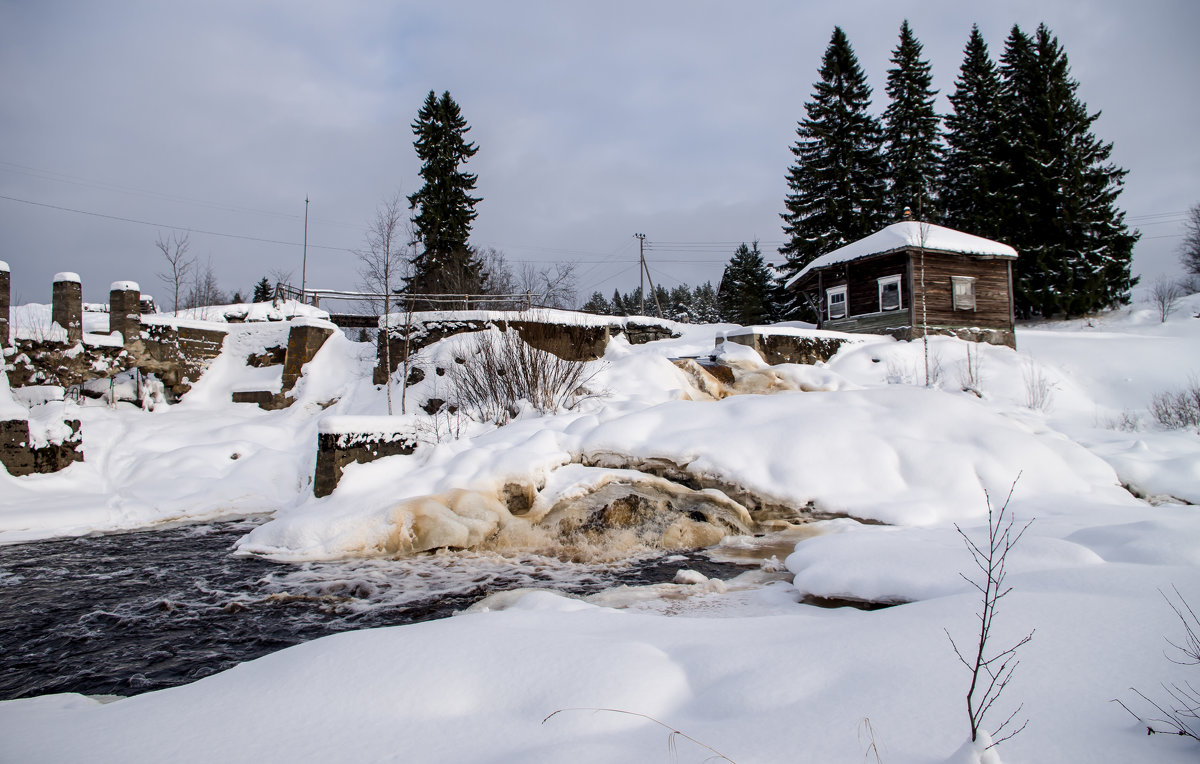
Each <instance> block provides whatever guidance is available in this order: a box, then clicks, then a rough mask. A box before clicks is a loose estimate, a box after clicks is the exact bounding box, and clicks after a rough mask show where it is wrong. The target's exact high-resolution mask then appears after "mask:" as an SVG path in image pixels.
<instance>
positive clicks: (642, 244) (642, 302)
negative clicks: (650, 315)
mask: <svg viewBox="0 0 1200 764" xmlns="http://www.w3.org/2000/svg"><path fill="white" fill-rule="evenodd" d="M633 238H635V239H637V240H638V262H639V263H640V265H639V266H638V314H639V315H642V316H644V315H646V284H645V275H646V234H644V233H635V234H634V235H633ZM652 288H653V287H652Z"/></svg>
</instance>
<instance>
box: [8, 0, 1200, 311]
mask: <svg viewBox="0 0 1200 764" xmlns="http://www.w3.org/2000/svg"><path fill="white" fill-rule="evenodd" d="M905 18H907V19H908V20H909V22H910V24H911V25H912V27H913V30H914V32H915V33H916V35H917V37H918V38H919V39H920V40H921V42H922V43H923V44H924V46H925V56H926V58H927V59H929V60H930V61H931V62H932V64H933V67H934V87H936V88H937V89H938V90H939V91H940V92H941V96H940V97H939V98H940V101H939V108H940V110H941V111H942V112H944V111H946V109H947V102H946V100H945V96H946V94H947V93H949V92H952V91H953V89H954V80H955V78H956V77H957V74H958V68H959V66H960V65H961V63H962V50H963V47H964V45H965V44H966V42H967V37H968V34H969V32H970V28H971V24H972V23H978V24H979V26H980V29H981V31H982V32H983V34H984V37H985V39H986V40H987V42H988V45H989V47H990V48H991V52H992V55H993V58H998V57H999V55H1000V53H1001V51H1002V50H1003V45H1004V39H1005V37H1006V36H1007V35H1008V32H1009V29H1010V28H1011V27H1012V25H1013V24H1014V23H1016V24H1020V25H1021V26H1022V28H1023V29H1025V30H1026V31H1030V32H1032V31H1033V30H1034V29H1035V28H1036V27H1037V25H1038V23H1040V22H1043V21H1044V22H1045V23H1046V24H1047V25H1048V26H1049V27H1050V28H1051V30H1052V31H1053V32H1054V33H1055V34H1056V35H1057V36H1058V37H1059V40H1060V41H1061V43H1062V44H1063V46H1064V48H1065V50H1066V52H1067V55H1068V57H1069V59H1070V62H1071V66H1072V73H1073V75H1074V77H1075V78H1076V79H1077V80H1078V81H1079V83H1080V86H1079V93H1080V96H1081V97H1082V99H1083V100H1084V101H1085V102H1086V103H1087V105H1088V107H1089V108H1090V109H1091V110H1093V111H1096V110H1100V111H1102V112H1103V114H1102V116H1101V118H1100V119H1099V120H1098V121H1097V122H1096V123H1095V125H1094V131H1095V132H1096V134H1097V135H1098V136H1099V137H1100V138H1101V139H1103V140H1106V141H1112V142H1113V143H1114V151H1113V159H1114V160H1115V162H1116V163H1117V164H1118V165H1119V166H1121V167H1124V168H1126V169H1128V170H1129V175H1128V177H1127V181H1126V190H1125V192H1124V193H1123V195H1122V196H1121V198H1120V206H1121V207H1122V209H1124V210H1125V211H1126V212H1127V213H1128V215H1129V221H1130V222H1131V223H1132V224H1133V225H1134V226H1135V227H1137V228H1139V229H1140V230H1141V231H1142V240H1141V242H1139V243H1138V245H1137V248H1136V250H1135V257H1134V271H1135V272H1136V273H1141V274H1143V276H1144V279H1143V281H1144V282H1149V281H1152V280H1153V279H1154V278H1155V277H1157V276H1159V275H1161V274H1172V275H1174V274H1178V273H1179V267H1178V258H1177V254H1176V250H1177V248H1178V246H1179V242H1180V239H1181V235H1182V230H1183V226H1182V221H1183V215H1184V212H1185V211H1186V210H1187V209H1188V208H1189V207H1190V206H1192V205H1193V204H1196V203H1197V202H1200V148H1198V146H1200V134H1198V133H1197V125H1200V103H1198V100H1197V98H1196V92H1197V85H1196V82H1197V75H1200V46H1197V45H1196V32H1197V30H1198V29H1200V3H1197V2H1195V0H1180V1H1179V2H1156V1H1155V0H1144V1H1143V2H1138V3H1130V2H1126V1H1125V0H1107V1H1105V2H1060V1H1057V0H1037V1H1036V2H1010V3H1004V2H994V3H987V4H983V3H972V2H962V0H947V1H946V2H920V3H916V2H909V3H904V2H895V0H888V1H881V2H842V3H802V2H795V1H794V0H789V1H787V2H747V3H729V2H721V3H718V2H696V1H695V0H691V1H688V2H649V1H648V0H642V1H641V2H619V1H615V0H608V2H604V3H582V2H574V3H572V2H503V3H501V2H494V1H492V0H481V1H479V2H425V3H405V2H389V3H382V2H380V3H373V2H338V3H326V2H297V1H296V0H287V1H286V2H283V1H280V2H247V1H246V0H229V1H228V2H212V1H210V2H203V3H186V4H185V3H173V2H160V1H159V0H145V2H103V3H97V2H58V1H56V0H39V2H25V1H24V0H0V71H3V73H4V74H3V76H2V77H0V139H2V140H0V196H3V197H6V198H0V260H5V261H7V262H8V263H9V265H10V267H11V270H12V281H13V298H14V302H19V303H24V302H48V301H49V299H50V283H51V280H52V277H53V275H54V274H55V273H56V272H58V271H75V272H78V273H79V274H80V275H81V276H82V277H83V282H84V295H85V299H87V300H94V301H103V300H106V299H107V290H108V286H109V284H110V282H112V281H115V280H124V279H132V280H135V281H137V282H139V283H140V285H141V287H142V291H143V292H146V293H151V294H154V295H156V296H158V297H159V302H160V305H162V304H164V303H169V301H168V300H164V299H163V298H164V297H165V296H166V295H167V292H168V290H167V288H166V287H165V286H164V285H163V284H162V282H161V281H160V280H159V279H158V278H157V277H156V274H157V273H158V272H160V271H162V268H163V265H164V263H163V261H162V258H161V255H160V254H159V253H158V251H157V250H156V249H155V246H154V242H155V240H156V238H158V236H159V235H163V236H169V235H171V233H172V232H173V229H192V233H191V234H190V239H191V244H192V253H193V254H195V255H196V256H198V257H199V258H200V259H201V261H202V262H209V261H211V263H212V265H213V268H214V270H215V272H216V274H217V276H218V278H219V280H220V283H221V285H222V287H223V288H225V289H226V290H228V291H230V292H232V291H233V290H235V289H236V290H241V291H242V292H243V293H246V292H248V291H249V290H250V289H251V288H252V286H253V284H254V283H255V282H256V281H258V280H259V279H260V278H262V277H263V276H265V275H268V274H270V273H273V272H278V271H284V272H288V271H290V272H292V281H293V282H294V283H296V284H299V283H300V279H301V259H302V248H301V241H302V240H303V237H304V212H305V204H304V199H305V196H306V195H307V196H308V197H309V198H311V200H312V201H311V206H310V207H309V221H308V222H309V225H308V242H309V247H308V267H307V274H306V277H307V283H308V285H309V286H310V287H313V286H316V287H323V288H340V289H352V288H354V287H355V285H356V284H357V283H358V281H359V279H358V277H357V274H356V270H357V264H356V261H355V259H354V256H353V255H352V254H350V253H349V252H348V251H347V250H350V249H354V248H356V247H359V246H361V243H362V234H363V230H364V228H365V226H366V223H367V221H368V220H369V219H370V218H371V217H372V216H373V214H374V211H375V209H376V207H377V205H378V204H379V202H380V201H381V200H383V199H385V198H386V197H388V196H390V195H391V194H394V193H396V192H397V191H399V192H401V193H404V194H410V193H412V192H414V191H415V190H416V189H417V188H418V187H419V177H418V176H417V169H418V163H417V159H416V156H415V153H414V151H413V147H412V140H413V136H412V130H411V127H410V125H411V123H412V121H413V119H414V118H415V116H416V113H417V111H418V109H419V108H420V106H421V103H422V101H423V100H424V98H425V95H426V93H428V92H429V91H430V90H435V91H437V92H438V93H441V92H442V91H444V90H449V91H450V93H451V95H452V96H453V97H454V99H455V100H456V101H457V102H458V103H459V104H460V105H461V107H462V111H463V115H464V116H465V118H466V119H467V121H468V123H469V124H470V125H471V132H470V133H469V137H470V138H472V139H474V140H475V142H476V143H477V144H478V146H479V153H478V154H477V155H476V156H475V158H474V159H472V160H471V162H470V163H469V165H468V169H470V170H471V171H473V172H475V173H477V174H478V176H479V186H478V191H479V195H480V196H482V197H483V201H482V202H481V203H480V204H479V206H478V208H477V209H478V213H479V217H478V219H477V220H476V223H475V228H474V232H473V236H472V241H473V243H475V244H476V245H480V246H494V247H496V248H498V249H500V250H502V251H503V252H504V253H505V254H506V255H507V256H508V258H509V260H510V261H513V262H514V263H515V264H517V265H518V266H519V264H520V263H522V262H526V261H531V262H537V263H544V262H547V261H556V260H573V261H577V262H578V263H579V266H578V268H579V271H578V272H579V275H580V284H579V291H580V293H581V294H580V299H581V300H582V299H585V298H586V297H587V294H589V293H590V292H591V291H592V290H597V289H598V290H601V291H603V292H604V293H605V294H606V295H610V294H611V293H612V290H613V289H614V287H617V288H620V289H622V290H623V291H625V290H629V289H631V288H633V287H635V286H636V285H637V275H638V271H637V265H636V258H637V241H636V240H635V239H634V237H633V234H634V233H638V232H641V233H645V234H646V237H647V242H648V245H649V246H648V252H647V255H648V258H649V259H650V263H651V268H652V273H653V275H654V277H655V280H656V282H661V283H663V284H664V285H666V286H675V285H677V284H679V283H681V282H686V283H689V284H696V283H699V282H702V281H705V280H709V279H711V280H713V281H714V283H715V282H716V280H718V279H719V278H720V274H721V269H722V267H723V265H724V263H725V262H726V261H727V260H728V257H729V255H730V254H731V253H732V250H733V248H734V246H735V245H736V243H737V242H740V241H749V240H752V239H755V238H758V239H759V240H761V241H762V242H763V249H764V252H766V253H767V254H768V255H769V256H770V258H769V259H772V260H774V261H776V262H777V261H779V258H778V255H777V254H776V252H775V250H776V248H777V247H778V246H779V244H780V243H781V239H782V232H781V230H780V219H779V213H780V212H781V211H782V210H783V198H784V193H785V191H786V184H785V181H784V175H785V172H786V170H787V167H788V164H789V163H790V161H791V159H792V156H791V154H790V152H789V151H788V149H789V147H790V146H791V145H792V144H793V142H794V141H795V128H796V123H797V121H798V120H799V119H801V118H803V116H804V103H805V101H807V100H809V99H810V98H811V95H812V86H813V83H814V81H815V80H816V79H817V69H818V66H819V64H820V59H821V56H822V54H823V52H824V50H825V47H826V46H827V44H828V42H829V37H830V34H831V32H832V30H833V27H834V25H841V26H842V28H843V29H844V30H845V31H846V33H847V35H848V36H849V38H850V41H851V43H852V45H853V46H854V49H855V51H856V53H857V54H858V57H859V60H860V62H861V63H862V65H863V67H864V69H865V70H866V72H867V76H868V78H869V80H870V83H871V86H872V87H873V89H874V91H875V92H874V111H875V112H876V113H881V112H882V111H883V108H884V107H885V105H886V103H885V100H886V97H885V94H884V84H885V78H886V71H887V69H888V67H889V66H890V63H889V59H890V57H891V52H892V50H893V48H894V47H895V46H896V41H897V36H898V32H899V27H900V23H901V21H902V20H903V19H905ZM18 200H20V201H18ZM114 218H121V219H123V220H121V219H114ZM135 221H136V222H135ZM259 240H266V241H259ZM677 242H700V243H702V245H701V246H697V245H695V244H689V245H687V246H680V245H678V244H676V243H677ZM167 307H169V304H168V305H167Z"/></svg>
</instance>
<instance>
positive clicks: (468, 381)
mask: <svg viewBox="0 0 1200 764" xmlns="http://www.w3.org/2000/svg"><path fill="white" fill-rule="evenodd" d="M456 360H458V361H459V363H456V364H454V366H453V367H452V368H451V372H450V378H451V383H452V384H453V386H454V393H453V394H454V396H455V398H456V401H457V403H458V405H459V406H460V407H461V408H462V409H463V410H464V411H466V412H468V413H470V414H472V415H473V416H475V417H477V418H478V419H479V420H480V421H488V422H495V423H496V424H501V425H502V424H504V423H506V422H508V421H509V420H510V419H512V418H513V417H515V416H517V414H519V413H520V411H521V409H522V408H523V403H524V404H528V405H529V406H532V407H533V408H534V409H535V410H536V411H538V412H539V413H542V414H546V413H551V412H554V411H558V410H560V409H564V408H570V406H571V405H572V404H573V403H574V402H575V401H576V399H578V398H579V397H580V396H581V395H582V394H583V392H582V388H583V386H584V384H585V383H586V382H587V381H588V380H589V379H590V378H591V375H590V374H589V373H588V367H587V364H586V363H584V362H583V361H569V360H566V359H564V358H560V357H559V356H557V355H554V354H553V353H547V352H545V351H542V350H537V349H535V348H533V347H531V346H530V345H529V344H527V343H526V342H525V341H524V340H522V339H521V337H520V335H518V334H517V333H516V332H515V331H512V330H509V331H506V332H499V331H489V332H480V333H479V334H478V335H477V336H476V338H475V343H474V352H472V353H470V354H468V355H466V357H464V358H460V359H456Z"/></svg>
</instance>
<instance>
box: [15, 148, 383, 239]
mask: <svg viewBox="0 0 1200 764" xmlns="http://www.w3.org/2000/svg"><path fill="white" fill-rule="evenodd" d="M0 169H5V170H7V171H8V172H15V173H18V174H21V175H27V176H29V177H31V178H38V179H39V180H50V181H54V182H56V183H67V184H70V185H74V186H82V187H84V188H95V189H98V190H101V191H116V192H118V193H122V194H131V195H133V196H144V197H147V198H150V199H162V200H165V201H169V202H178V203H181V204H192V205H198V206H201V207H207V208H209V209H214V210H222V211H224V212H239V213H245V214H253V215H267V216H269V217H275V218H283V219H286V220H299V219H300V215H295V214H290V213H285V212H275V211H271V210H260V209H255V208H253V207H239V206H237V205H233V204H225V203H221V202H213V201H209V200H206V199H197V198H194V197H188V196H178V195H175V194H168V193H164V192H162V191H151V190H148V189H142V188H135V187H133V186H123V185H119V184H116V183H108V182H106V181H99V180H92V179H90V178H81V177H78V176H75V175H67V174H66V173H61V172H56V171H54V170H45V169H41V168H38V167H30V166H28V165H23V164H17V163H16V162H6V161H4V160H0ZM313 220H320V222H322V223H327V224H329V225H337V226H345V227H348V228H361V226H360V225H358V224H355V223H344V222H341V221H338V220H325V219H322V218H313Z"/></svg>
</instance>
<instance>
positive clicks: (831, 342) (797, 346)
mask: <svg viewBox="0 0 1200 764" xmlns="http://www.w3.org/2000/svg"><path fill="white" fill-rule="evenodd" d="M725 339H726V340H728V341H729V342H736V343H737V344H739V345H746V346H747V347H751V348H754V350H756V351H757V352H758V354H759V355H761V356H762V357H763V360H765V361H766V362H767V363H769V364H771V365H775V364H777V363H803V364H814V363H817V362H821V363H824V362H826V361H828V360H829V359H830V358H833V356H834V354H835V353H837V351H838V350H840V349H841V347H842V345H843V344H844V343H846V342H847V341H848V340H846V339H843V338H841V337H817V336H799V335H794V334H770V333H765V332H748V333H745V334H733V335H729V336H727V337H726V338H725Z"/></svg>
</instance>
